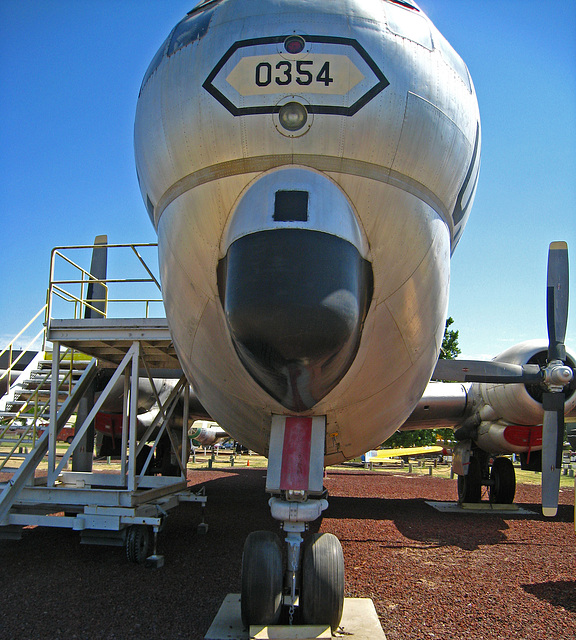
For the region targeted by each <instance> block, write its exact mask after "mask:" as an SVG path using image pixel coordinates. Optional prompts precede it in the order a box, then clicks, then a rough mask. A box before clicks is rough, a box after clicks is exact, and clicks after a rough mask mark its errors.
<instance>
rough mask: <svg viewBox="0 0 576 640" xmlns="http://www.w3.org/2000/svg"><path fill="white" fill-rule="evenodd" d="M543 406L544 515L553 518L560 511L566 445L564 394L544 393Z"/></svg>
mask: <svg viewBox="0 0 576 640" xmlns="http://www.w3.org/2000/svg"><path fill="white" fill-rule="evenodd" d="M542 404H543V407H544V422H543V425H542V514H543V515H545V516H546V517H549V518H551V517H553V516H555V515H556V513H557V511H558V493H559V490H560V470H561V469H562V446H563V444H564V394H563V393H549V392H547V393H544V394H543V397H542Z"/></svg>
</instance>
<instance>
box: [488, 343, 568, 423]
mask: <svg viewBox="0 0 576 640" xmlns="http://www.w3.org/2000/svg"><path fill="white" fill-rule="evenodd" d="M547 349H548V345H547V343H546V342H545V341H544V340H530V341H528V342H522V343H520V344H517V345H515V346H514V347H511V348H510V349H507V350H506V351H504V352H502V353H501V354H499V355H498V356H496V358H494V360H495V361H496V362H509V363H511V364H517V365H525V364H538V365H540V366H543V365H544V364H545V363H546V358H547ZM566 351H567V364H568V365H569V366H570V367H572V369H574V367H575V362H576V354H574V352H573V351H570V350H568V349H567V350H566ZM543 392H544V389H543V388H542V387H541V386H540V385H539V384H487V383H482V384H479V385H478V394H479V396H480V397H481V404H483V405H486V406H485V407H483V409H482V411H481V417H482V419H483V420H485V421H491V422H493V421H504V422H506V423H508V424H516V425H540V424H542V420H543V416H544V410H543V409H542V393H543ZM565 392H566V402H565V413H566V414H567V413H569V412H570V411H572V410H573V409H574V407H575V406H576V391H575V390H573V389H572V390H569V389H565Z"/></svg>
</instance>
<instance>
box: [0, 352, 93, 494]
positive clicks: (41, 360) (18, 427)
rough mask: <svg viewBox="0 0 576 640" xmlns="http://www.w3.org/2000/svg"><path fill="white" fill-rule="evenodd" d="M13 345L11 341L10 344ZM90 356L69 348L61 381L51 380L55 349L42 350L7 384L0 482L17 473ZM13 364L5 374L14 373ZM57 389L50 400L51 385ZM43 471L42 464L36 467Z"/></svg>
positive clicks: (0, 403) (1, 403)
mask: <svg viewBox="0 0 576 640" xmlns="http://www.w3.org/2000/svg"><path fill="white" fill-rule="evenodd" d="M9 346H11V345H9ZM90 361H91V358H89V357H87V356H85V355H83V354H81V353H78V352H76V351H74V350H73V349H68V350H66V351H65V352H63V354H62V356H61V358H60V362H59V374H58V381H57V382H56V383H53V380H52V352H51V351H44V350H40V351H38V352H37V353H36V355H35V356H34V358H33V359H32V360H31V362H30V363H29V364H28V366H27V367H25V369H24V370H23V371H22V372H21V373H20V375H19V376H18V378H17V379H16V380H15V381H14V382H12V384H10V385H8V388H7V391H6V393H5V394H4V396H2V397H1V398H0V474H3V475H0V485H1V484H2V483H3V482H6V481H8V480H9V479H10V477H11V476H12V475H13V474H14V473H16V472H17V471H18V470H19V469H20V467H21V465H22V464H23V462H24V461H25V460H26V458H27V456H28V455H29V454H31V453H32V452H33V450H34V449H35V448H36V445H37V443H38V441H39V439H40V437H41V436H42V434H43V433H44V431H46V430H47V428H48V425H49V424H50V412H51V410H56V412H58V411H59V410H60V409H61V407H62V406H63V404H64V403H65V402H66V401H67V400H68V398H69V397H70V396H71V394H72V392H73V390H74V388H75V385H76V384H77V382H78V381H79V379H80V378H81V377H82V374H83V373H84V372H85V371H86V368H87V367H88V365H89V364H90ZM12 369H13V368H12V367H9V368H8V369H7V370H6V372H5V375H6V376H7V377H11V374H12ZM53 386H54V388H55V390H56V401H55V402H54V406H52V403H51V393H52V387H53ZM73 419H74V416H73V415H71V416H70V418H69V420H70V422H64V423H62V424H61V429H60V432H61V431H62V429H63V428H64V427H66V426H68V427H69V431H68V433H67V437H66V438H65V440H68V442H70V441H71V439H72V433H73V431H72V429H73V426H74V422H73ZM37 469H38V470H39V471H41V469H42V466H41V465H39V466H38V467H37Z"/></svg>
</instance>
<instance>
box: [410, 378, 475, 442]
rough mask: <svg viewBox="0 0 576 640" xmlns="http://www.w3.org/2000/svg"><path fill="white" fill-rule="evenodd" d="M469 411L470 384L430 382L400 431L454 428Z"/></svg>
mask: <svg viewBox="0 0 576 640" xmlns="http://www.w3.org/2000/svg"><path fill="white" fill-rule="evenodd" d="M471 410H472V391H471V384H469V383H466V384H463V383H459V382H430V383H428V386H427V387H426V389H425V391H424V394H423V395H422V397H421V398H420V401H419V402H418V404H417V405H416V408H415V409H414V411H413V412H412V413H411V415H410V417H409V418H408V419H407V420H406V422H405V423H404V424H403V425H402V426H401V427H400V431H414V430H416V429H443V428H447V427H456V426H458V425H460V424H461V423H462V422H464V420H465V418H466V417H467V416H468V415H469V413H470V412H471Z"/></svg>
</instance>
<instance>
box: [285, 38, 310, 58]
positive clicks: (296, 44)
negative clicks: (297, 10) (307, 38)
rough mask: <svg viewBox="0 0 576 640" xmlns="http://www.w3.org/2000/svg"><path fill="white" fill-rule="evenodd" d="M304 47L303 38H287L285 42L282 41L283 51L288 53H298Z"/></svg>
mask: <svg viewBox="0 0 576 640" xmlns="http://www.w3.org/2000/svg"><path fill="white" fill-rule="evenodd" d="M305 46H306V43H305V42H304V38H301V37H300V36H288V37H287V38H286V40H284V49H286V51H287V52H288V53H292V54H296V53H300V52H301V51H302V50H303V49H304V47H305Z"/></svg>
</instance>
